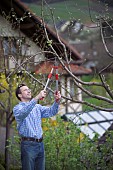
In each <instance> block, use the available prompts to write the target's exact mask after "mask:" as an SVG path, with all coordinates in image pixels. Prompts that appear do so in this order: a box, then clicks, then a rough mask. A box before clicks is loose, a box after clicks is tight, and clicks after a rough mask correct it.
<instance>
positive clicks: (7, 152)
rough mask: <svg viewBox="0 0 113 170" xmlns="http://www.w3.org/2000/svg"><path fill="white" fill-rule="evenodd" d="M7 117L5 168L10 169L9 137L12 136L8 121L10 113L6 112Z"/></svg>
mask: <svg viewBox="0 0 113 170" xmlns="http://www.w3.org/2000/svg"><path fill="white" fill-rule="evenodd" d="M6 116H7V118H6V120H7V121H6V139H5V169H6V170H9V149H8V147H7V146H8V145H9V141H8V139H9V137H10V123H9V121H8V114H6Z"/></svg>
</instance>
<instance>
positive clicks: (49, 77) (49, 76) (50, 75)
mask: <svg viewBox="0 0 113 170" xmlns="http://www.w3.org/2000/svg"><path fill="white" fill-rule="evenodd" d="M53 70H54V68H53V67H52V69H51V71H50V73H49V75H48V79H47V82H46V85H45V87H44V90H45V91H46V89H47V86H48V84H49V81H50V79H51V77H52V74H53ZM43 99H44V97H42V98H41V99H40V100H43Z"/></svg>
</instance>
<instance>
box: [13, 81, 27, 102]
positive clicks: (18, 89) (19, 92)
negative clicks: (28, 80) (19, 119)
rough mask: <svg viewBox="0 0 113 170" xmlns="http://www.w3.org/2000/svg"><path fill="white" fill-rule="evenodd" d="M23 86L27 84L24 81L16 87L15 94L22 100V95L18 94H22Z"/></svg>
mask: <svg viewBox="0 0 113 170" xmlns="http://www.w3.org/2000/svg"><path fill="white" fill-rule="evenodd" d="M23 86H26V85H25V84H24V83H22V84H19V85H18V87H17V88H16V91H15V94H16V97H17V98H18V99H19V100H20V101H21V99H20V97H19V96H18V94H21V90H20V88H21V87H23Z"/></svg>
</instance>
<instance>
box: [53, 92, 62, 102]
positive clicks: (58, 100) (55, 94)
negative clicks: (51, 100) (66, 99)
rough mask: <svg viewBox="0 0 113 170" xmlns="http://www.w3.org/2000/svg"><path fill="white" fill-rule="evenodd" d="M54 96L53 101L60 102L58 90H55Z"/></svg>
mask: <svg viewBox="0 0 113 170" xmlns="http://www.w3.org/2000/svg"><path fill="white" fill-rule="evenodd" d="M54 97H55V101H56V102H57V103H58V102H60V99H61V94H60V91H56V92H55V93H54Z"/></svg>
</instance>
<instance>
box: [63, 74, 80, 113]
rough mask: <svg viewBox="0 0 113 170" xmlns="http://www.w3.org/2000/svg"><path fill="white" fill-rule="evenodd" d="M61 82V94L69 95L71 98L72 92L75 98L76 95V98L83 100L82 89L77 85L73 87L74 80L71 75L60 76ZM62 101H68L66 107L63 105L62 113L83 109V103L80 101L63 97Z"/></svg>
mask: <svg viewBox="0 0 113 170" xmlns="http://www.w3.org/2000/svg"><path fill="white" fill-rule="evenodd" d="M60 82H61V87H62V88H61V94H62V95H63V96H67V97H69V98H70V94H73V95H74V99H75V97H76V100H79V101H82V91H81V90H80V89H79V88H76V87H75V85H73V87H72V82H73V81H72V79H71V77H65V76H62V77H61V78H60ZM65 89H66V90H65ZM75 91H76V92H75ZM62 102H64V103H66V104H65V107H62V114H65V113H72V112H80V111H82V105H81V104H80V103H74V102H71V101H67V100H66V99H62Z"/></svg>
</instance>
